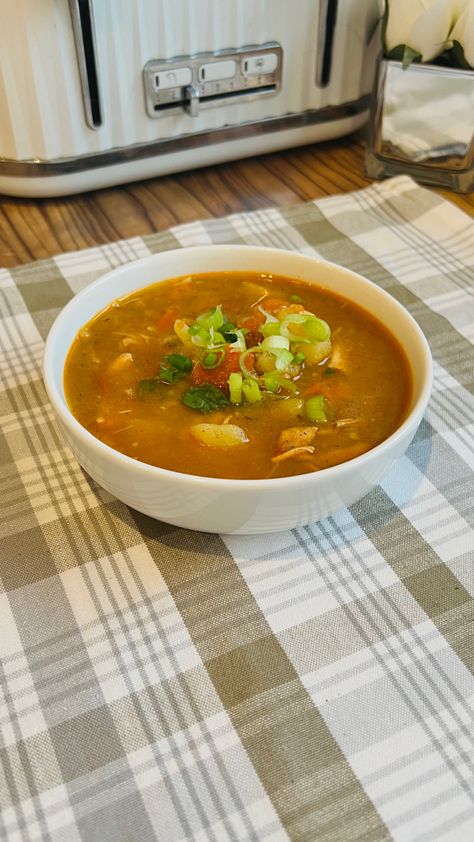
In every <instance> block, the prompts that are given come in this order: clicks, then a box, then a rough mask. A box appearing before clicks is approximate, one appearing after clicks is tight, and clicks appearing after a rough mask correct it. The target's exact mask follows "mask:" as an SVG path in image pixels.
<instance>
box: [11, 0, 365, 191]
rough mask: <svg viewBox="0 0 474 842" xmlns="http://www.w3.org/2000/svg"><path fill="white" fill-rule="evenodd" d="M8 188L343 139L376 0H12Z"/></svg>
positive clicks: (77, 182)
mask: <svg viewBox="0 0 474 842" xmlns="http://www.w3.org/2000/svg"><path fill="white" fill-rule="evenodd" d="M1 6H2V14H1V18H2V25H1V28H0V192H3V193H7V194H10V195H14V196H59V195H64V194H67V193H75V192H79V191H81V192H82V191H85V190H93V189H96V188H99V187H106V186H109V185H112V184H119V183H124V182H127V181H135V180H138V179H143V178H150V177H153V176H159V175H162V174H165V173H170V172H176V171H178V170H184V169H190V168H194V167H198V166H204V165H208V164H215V163H218V162H221V161H226V160H230V159H233V158H242V157H245V156H249V155H256V154H260V153H264V152H270V151H275V150H278V149H283V148H287V147H290V146H296V145H300V144H305V143H312V142H314V141H320V140H326V139H328V138H334V137H337V136H340V135H343V134H346V133H348V132H350V131H353V130H354V129H356V128H358V127H359V126H360V125H362V124H363V122H364V120H365V119H366V117H367V108H368V98H369V93H370V90H371V87H372V82H373V75H374V68H375V60H376V55H377V52H378V49H379V43H378V38H377V37H375V36H374V33H375V31H376V28H377V20H378V18H379V16H380V11H379V2H378V0H293V2H289V0H1Z"/></svg>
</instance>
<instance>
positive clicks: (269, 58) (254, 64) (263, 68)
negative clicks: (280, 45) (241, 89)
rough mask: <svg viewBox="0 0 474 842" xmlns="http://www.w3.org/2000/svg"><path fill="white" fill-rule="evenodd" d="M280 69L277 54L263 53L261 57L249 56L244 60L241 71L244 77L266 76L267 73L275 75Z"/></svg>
mask: <svg viewBox="0 0 474 842" xmlns="http://www.w3.org/2000/svg"><path fill="white" fill-rule="evenodd" d="M277 67H278V56H277V54H276V53H263V55H261V56H247V57H246V58H244V59H243V60H242V64H241V70H242V75H243V76H265V75H266V74H267V73H274V72H275V70H276V69H277Z"/></svg>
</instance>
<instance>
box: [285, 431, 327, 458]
mask: <svg viewBox="0 0 474 842" xmlns="http://www.w3.org/2000/svg"><path fill="white" fill-rule="evenodd" d="M317 432H318V429H317V427H287V429H286V430H282V432H281V433H280V436H279V438H278V444H277V450H276V452H277V454H279V453H284V452H286V451H287V450H291V449H292V448H295V447H307V446H308V445H311V444H312V443H313V441H314V439H315V437H316V435H317ZM313 450H314V447H313Z"/></svg>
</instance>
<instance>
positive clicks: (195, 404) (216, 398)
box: [181, 383, 229, 414]
mask: <svg viewBox="0 0 474 842" xmlns="http://www.w3.org/2000/svg"><path fill="white" fill-rule="evenodd" d="M181 401H182V403H184V405H185V406H188V407H189V408H190V409H196V410H197V411H198V412H202V413H204V414H206V413H208V412H213V411H214V410H215V409H221V408H222V407H224V406H228V405H229V399H228V397H227V395H225V394H224V392H223V391H222V389H218V388H217V386H212V385H211V384H210V383H204V384H203V385H202V386H191V387H190V388H189V389H186V391H185V392H183V394H182V396H181Z"/></svg>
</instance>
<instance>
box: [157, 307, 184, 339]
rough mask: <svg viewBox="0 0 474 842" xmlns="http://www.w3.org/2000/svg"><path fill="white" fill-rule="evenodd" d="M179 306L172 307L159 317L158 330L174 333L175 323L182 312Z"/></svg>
mask: <svg viewBox="0 0 474 842" xmlns="http://www.w3.org/2000/svg"><path fill="white" fill-rule="evenodd" d="M180 312H181V311H180V309H179V307H170V308H169V309H168V310H165V312H164V313H163V314H162V315H161V316H160V318H159V319H158V324H157V327H158V330H159V331H160V332H161V333H172V332H173V325H174V323H175V321H176V319H177V318H178V316H179V314H180Z"/></svg>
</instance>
